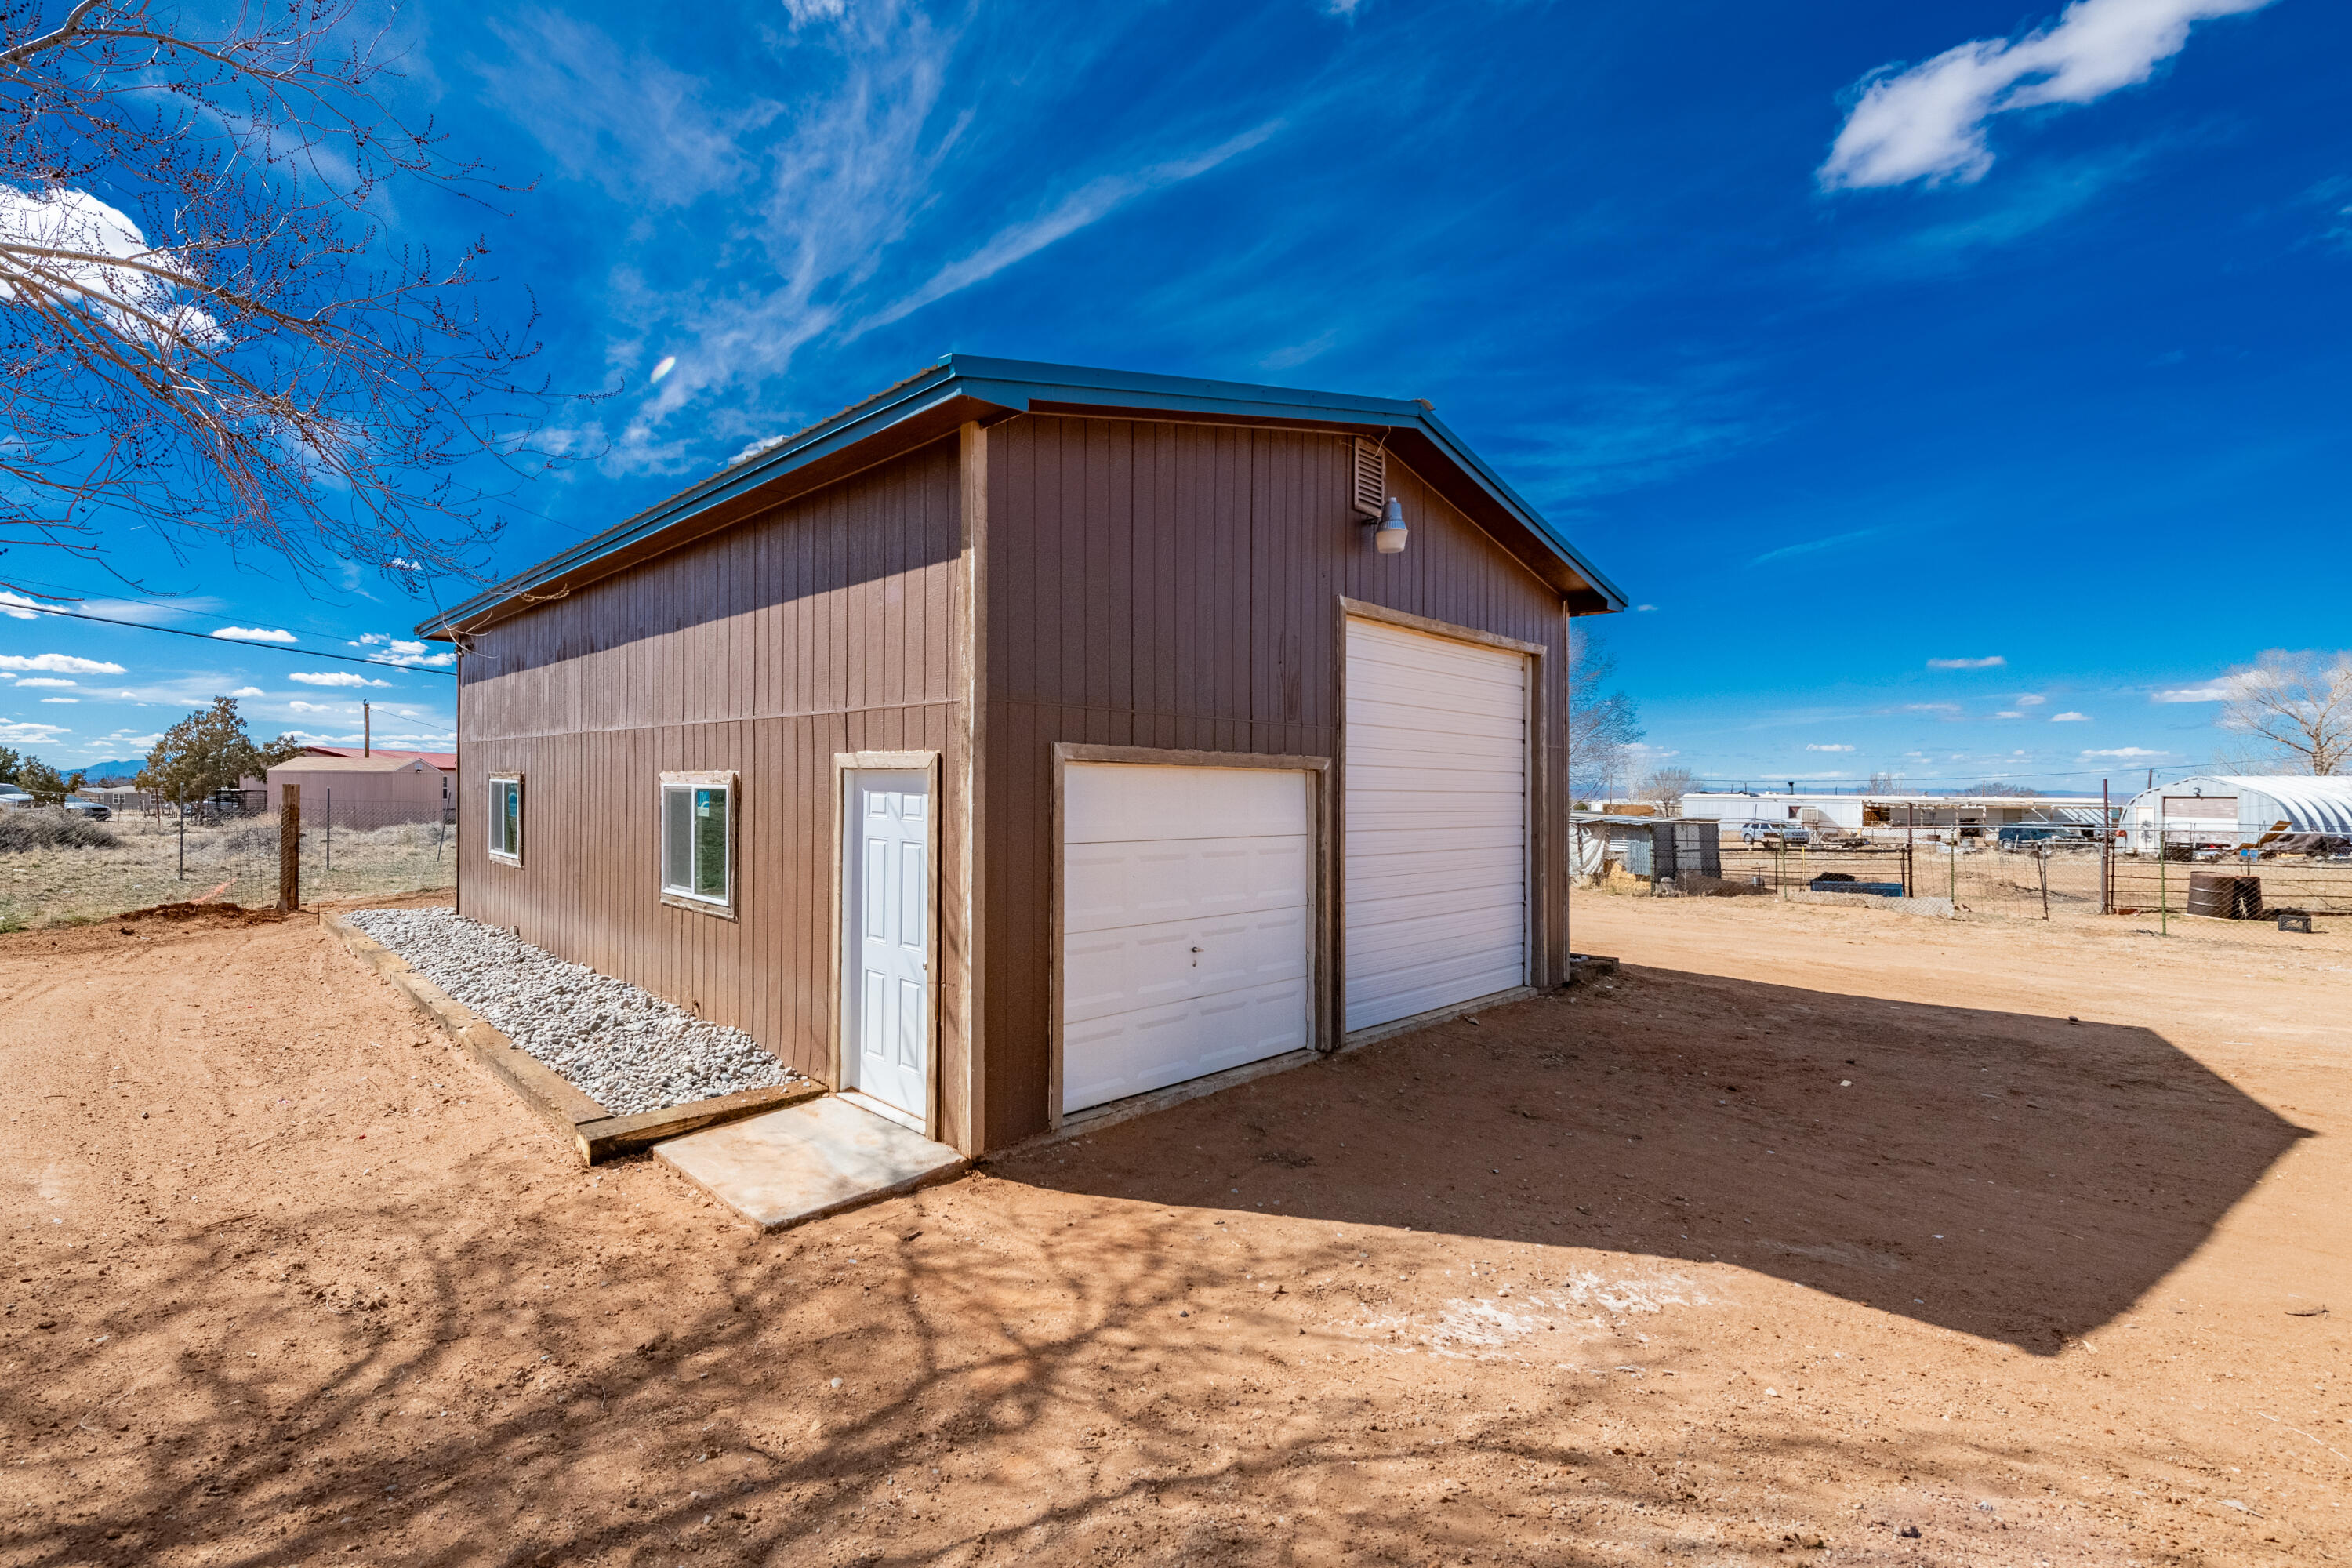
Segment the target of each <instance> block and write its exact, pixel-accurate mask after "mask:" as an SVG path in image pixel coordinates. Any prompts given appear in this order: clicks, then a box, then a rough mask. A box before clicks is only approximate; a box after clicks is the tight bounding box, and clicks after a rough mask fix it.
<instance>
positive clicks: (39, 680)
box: [16, 675, 81, 687]
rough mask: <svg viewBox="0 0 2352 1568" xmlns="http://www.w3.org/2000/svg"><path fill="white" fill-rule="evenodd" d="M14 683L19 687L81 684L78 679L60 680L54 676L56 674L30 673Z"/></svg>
mask: <svg viewBox="0 0 2352 1568" xmlns="http://www.w3.org/2000/svg"><path fill="white" fill-rule="evenodd" d="M16 684H17V685H18V686H19V687H26V686H60V687H62V686H79V684H81V683H80V682H79V681H75V680H62V679H58V677H56V676H54V675H32V676H26V678H25V679H21V680H19V681H17V682H16Z"/></svg>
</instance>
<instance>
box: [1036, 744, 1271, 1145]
mask: <svg viewBox="0 0 2352 1568" xmlns="http://www.w3.org/2000/svg"><path fill="white" fill-rule="evenodd" d="M1309 780H1310V775H1308V774H1307V773H1294V772H1291V771H1288V770H1286V769H1270V768H1215V767H1173V766H1160V765H1156V764H1143V763H1069V764H1067V766H1066V769H1065V771H1064V775H1063V783H1062V965H1061V968H1062V1109H1063V1110H1066V1111H1068V1110H1084V1109H1085V1108H1087V1106H1090V1105H1101V1104H1104V1103H1106V1102H1108V1101H1110V1100H1123V1099H1125V1098H1127V1097H1128V1096H1129V1095H1132V1094H1141V1093H1143V1092H1145V1091H1146V1090H1148V1089H1160V1088H1164V1087H1166V1086H1167V1085H1169V1084H1173V1083H1181V1082H1183V1081H1184V1080H1185V1079H1193V1078H1199V1077H1202V1075H1203V1074H1207V1073H1213V1072H1222V1071H1223V1070H1224V1069H1225V1068H1234V1067H1240V1066H1242V1065H1243V1064H1244V1063H1247V1062H1255V1061H1262V1060H1264V1059H1265V1058H1267V1057H1275V1056H1280V1055H1282V1054H1283V1053H1284V1052H1286V1051H1295V1050H1299V1049H1302V1048H1303V1047H1306V1046H1307V1044H1308V1043H1309V1041H1310V1040H1311V1039H1312V1034H1311V1032H1310V1029H1309V997H1310V989H1311V988H1310V978H1311V967H1310V963H1309V957H1308V955H1309V952H1310V948H1309V940H1310V939H1309V926H1310V923H1311V922H1310V918H1309V917H1310V912H1311V910H1312V908H1313V900H1312V899H1311V897H1310V896H1309V889H1310V885H1311V877H1312V868H1313V866H1314V829H1313V825H1314V816H1313V810H1312V801H1311V799H1310V795H1309V790H1310V783H1309Z"/></svg>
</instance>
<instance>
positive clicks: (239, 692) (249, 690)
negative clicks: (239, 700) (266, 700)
mask: <svg viewBox="0 0 2352 1568" xmlns="http://www.w3.org/2000/svg"><path fill="white" fill-rule="evenodd" d="M229 695H230V696H231V697H267V696H268V695H269V694H268V692H266V691H264V690H262V689H261V688H259V687H258V686H240V687H238V688H237V689H236V690H235V691H232V692H230V693H229Z"/></svg>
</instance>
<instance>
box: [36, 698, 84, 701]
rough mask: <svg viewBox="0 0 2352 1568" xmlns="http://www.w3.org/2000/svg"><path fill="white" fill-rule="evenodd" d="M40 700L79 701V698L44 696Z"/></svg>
mask: <svg viewBox="0 0 2352 1568" xmlns="http://www.w3.org/2000/svg"><path fill="white" fill-rule="evenodd" d="M41 700H42V701H44V702H79V701H80V700H81V699H80V698H79V697H44V698H42V699H41Z"/></svg>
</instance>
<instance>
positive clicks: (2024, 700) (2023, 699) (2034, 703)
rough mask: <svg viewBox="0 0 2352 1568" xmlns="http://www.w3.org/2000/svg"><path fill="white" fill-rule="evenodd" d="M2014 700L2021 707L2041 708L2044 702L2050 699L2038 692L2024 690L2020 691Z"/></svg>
mask: <svg viewBox="0 0 2352 1568" xmlns="http://www.w3.org/2000/svg"><path fill="white" fill-rule="evenodd" d="M2013 700H2014V701H2015V702H2016V703H2017V705H2018V706H2019V707H2020V708H2039V707H2041V706H2042V704H2043V703H2045V702H2047V701H2049V700H2050V699H2048V698H2047V697H2043V696H2042V695H2041V694H2040V693H2038V692H2032V691H2024V692H2020V693H2019V694H2018V695H2017V697H2016V698H2014V699H2013Z"/></svg>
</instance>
